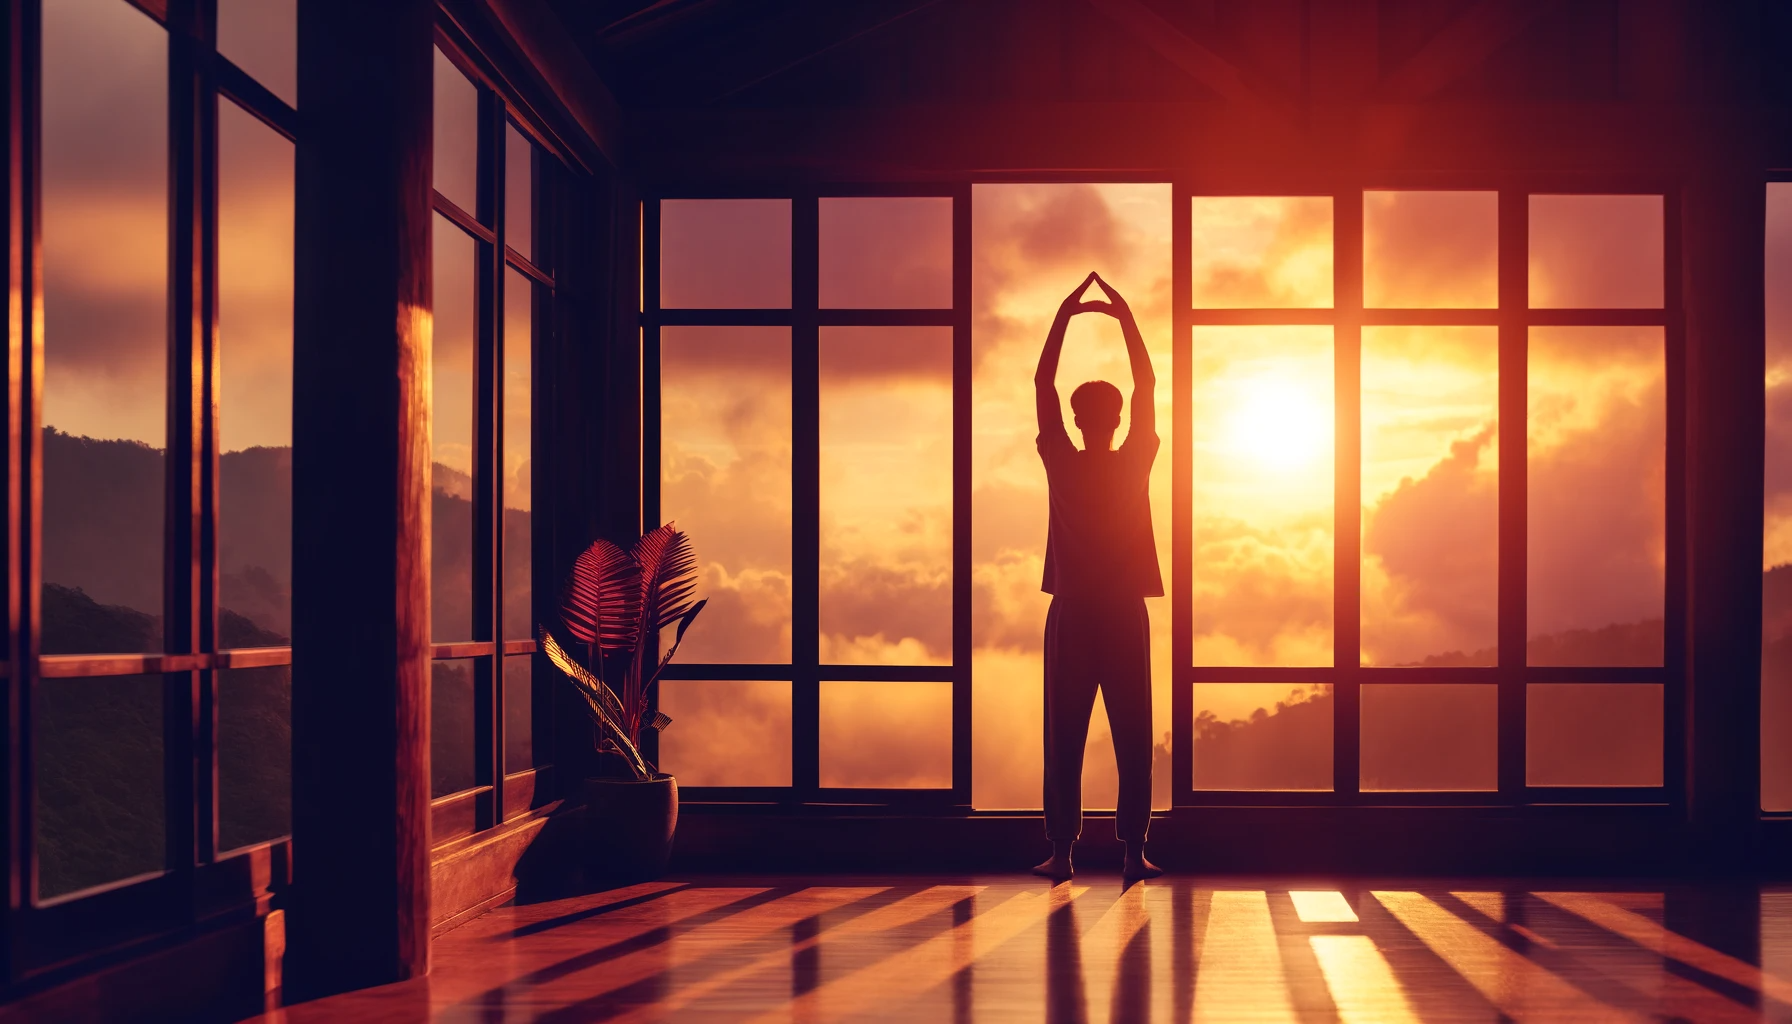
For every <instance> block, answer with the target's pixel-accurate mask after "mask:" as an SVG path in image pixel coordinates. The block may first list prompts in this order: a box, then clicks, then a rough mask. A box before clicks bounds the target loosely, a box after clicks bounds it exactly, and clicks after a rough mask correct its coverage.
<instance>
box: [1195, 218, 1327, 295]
mask: <svg viewBox="0 0 1792 1024" xmlns="http://www.w3.org/2000/svg"><path fill="white" fill-rule="evenodd" d="M1191 202H1192V205H1193V211H1194V236H1193V238H1194V242H1193V245H1194V248H1193V256H1194V262H1193V267H1194V304H1195V306H1196V307H1197V308H1199V307H1208V308H1222V309H1226V308H1240V307H1243V308H1251V307H1260V308H1268V307H1271V306H1282V307H1298V308H1313V307H1318V308H1323V307H1326V306H1330V305H1331V304H1332V197H1331V196H1196V197H1194V199H1193V200H1192V201H1191Z"/></svg>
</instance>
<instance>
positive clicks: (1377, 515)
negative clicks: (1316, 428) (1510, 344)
mask: <svg viewBox="0 0 1792 1024" xmlns="http://www.w3.org/2000/svg"><path fill="white" fill-rule="evenodd" d="M1499 366H1500V348H1499V330H1498V328H1494V327H1365V328H1363V347H1362V396H1363V397H1362V416H1363V426H1362V438H1363V451H1362V472H1363V490H1362V500H1363V527H1362V529H1363V548H1362V554H1363V568H1362V616H1363V619H1362V664H1364V665H1381V666H1407V665H1412V666H1423V667H1426V668H1436V667H1443V666H1461V665H1494V664H1497V663H1498V654H1499V651H1498V644H1499V635H1498V617H1499V532H1500V530H1499V516H1500V509H1499V430H1498V427H1499V398H1500V387H1499Z"/></svg>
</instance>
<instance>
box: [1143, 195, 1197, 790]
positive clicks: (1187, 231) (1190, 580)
mask: <svg viewBox="0 0 1792 1024" xmlns="http://www.w3.org/2000/svg"><path fill="white" fill-rule="evenodd" d="M1193 194H1194V189H1193V186H1192V185H1191V184H1190V182H1189V181H1188V179H1186V178H1183V179H1179V180H1178V181H1176V182H1175V183H1174V184H1173V185H1171V186H1170V308H1171V311H1172V312H1171V330H1172V332H1173V336H1172V337H1171V339H1170V380H1171V383H1170V387H1171V398H1170V406H1171V413H1170V424H1171V425H1170V456H1171V458H1170V665H1171V669H1170V679H1171V688H1170V802H1171V804H1172V805H1174V806H1183V805H1188V804H1192V803H1193V802H1194V789H1195V691H1194V677H1193V673H1192V672H1191V671H1190V669H1191V667H1192V665H1193V664H1194V659H1195V654H1194V651H1195V625H1194V617H1193V615H1194V607H1193V603H1194V544H1195V541H1194V466H1193V451H1194V408H1193V402H1192V394H1193V391H1194V368H1193V365H1192V364H1191V363H1190V360H1191V359H1192V358H1193V357H1194V339H1193V331H1194V316H1193V310H1192V308H1191V307H1192V306H1193V305H1194V249H1193V245H1194V223H1193V211H1192V207H1191V205H1190V200H1191V198H1192V196H1193ZM1152 731H1153V732H1161V730H1159V729H1157V728H1155V727H1154V728H1153V729H1152Z"/></svg>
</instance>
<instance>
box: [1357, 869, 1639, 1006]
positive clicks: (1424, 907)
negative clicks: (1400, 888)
mask: <svg viewBox="0 0 1792 1024" xmlns="http://www.w3.org/2000/svg"><path fill="white" fill-rule="evenodd" d="M1374 895H1375V898H1376V900H1378V901H1380V903H1381V905H1382V906H1384V907H1386V908H1387V909H1388V913H1390V914H1393V915H1394V917H1396V918H1397V919H1399V921H1400V923H1401V924H1403V925H1405V926H1406V927H1407V928H1408V929H1409V930H1410V931H1411V932H1412V933H1413V934H1414V935H1417V936H1418V937H1419V940H1420V941H1421V942H1423V943H1425V945H1427V946H1429V947H1430V948H1431V951H1432V952H1433V953H1436V954H1437V955H1438V956H1440V957H1442V958H1443V959H1444V960H1445V961H1446V962H1448V963H1449V965H1450V966H1451V967H1453V968H1455V970H1456V973H1458V974H1460V975H1462V977H1463V978H1464V979H1465V980H1467V981H1468V983H1469V984H1470V985H1473V986H1474V987H1475V989H1476V990H1477V991H1478V992H1480V993H1481V995H1482V996H1484V997H1486V999H1487V1001H1488V1002H1490V1003H1492V1004H1493V1005H1494V1006H1495V1007H1496V1008H1498V1010H1499V1011H1500V1012H1501V1013H1504V1014H1506V1015H1507V1016H1509V1017H1513V1018H1517V1019H1520V1020H1524V1019H1537V1020H1577V1021H1593V1020H1631V1019H1633V1018H1632V1017H1631V1016H1630V1015H1629V1014H1626V1013H1623V1012H1621V1011H1619V1010H1616V1009H1613V1008H1612V1007H1609V1006H1607V1005H1605V1004H1604V1003H1601V1002H1600V1001H1599V1000H1597V999H1594V998H1593V997H1592V996H1590V995H1587V994H1586V993H1585V992H1582V991H1581V990H1580V989H1578V988H1575V987H1574V986H1573V985H1570V984H1569V983H1568V982H1566V981H1564V980H1562V979H1561V978H1560V977H1559V976H1557V975H1556V974H1554V973H1552V972H1551V971H1549V970H1548V969H1547V968H1545V967H1543V966H1542V965H1540V964H1537V963H1534V962H1533V961H1531V960H1528V959H1526V958H1525V956H1524V955H1523V954H1522V953H1519V952H1517V951H1516V950H1513V949H1512V948H1510V947H1508V946H1506V945H1504V944H1502V943H1501V942H1500V941H1499V940H1498V939H1495V938H1494V937H1493V936H1491V935H1488V934H1487V933H1486V932H1484V931H1482V930H1480V929H1479V928H1476V927H1475V926H1474V925H1472V924H1469V923H1468V922H1467V921H1464V920H1463V919H1462V918H1460V917H1457V916H1456V915H1455V914H1452V913H1450V912H1449V911H1448V910H1445V909H1444V908H1443V907H1441V906H1439V905H1437V904H1436V903H1433V902H1432V901H1431V900H1429V899H1426V898H1425V897H1424V896H1421V895H1419V894H1418V893H1416V892H1380V891H1377V892H1376V893H1375V894H1374Z"/></svg>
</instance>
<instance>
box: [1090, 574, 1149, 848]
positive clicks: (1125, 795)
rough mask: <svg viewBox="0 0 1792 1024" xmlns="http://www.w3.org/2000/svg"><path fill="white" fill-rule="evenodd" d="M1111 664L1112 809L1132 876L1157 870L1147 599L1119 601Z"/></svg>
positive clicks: (1105, 693) (1106, 696) (1105, 691)
mask: <svg viewBox="0 0 1792 1024" xmlns="http://www.w3.org/2000/svg"><path fill="white" fill-rule="evenodd" d="M1107 635H1108V643H1107V657H1106V658H1105V659H1104V662H1105V664H1106V666H1107V670H1106V672H1105V673H1104V674H1103V678H1102V688H1101V692H1102V700H1103V701H1104V702H1105V703H1106V704H1107V709H1108V732H1109V734H1110V735H1112V736H1113V738H1114V763H1115V766H1116V767H1117V768H1118V769H1119V776H1120V792H1119V796H1118V800H1117V801H1116V807H1115V810H1114V833H1115V838H1117V839H1119V840H1120V841H1121V842H1122V843H1125V844H1126V867H1125V875H1126V877H1127V878H1128V879H1129V880H1133V879H1138V878H1148V877H1151V876H1152V875H1156V874H1159V873H1160V872H1159V871H1158V869H1157V867H1156V866H1155V865H1153V864H1152V863H1151V862H1150V861H1148V860H1146V859H1145V832H1146V829H1147V828H1149V827H1150V824H1151V753H1152V748H1153V743H1152V734H1151V620H1150V616H1149V615H1148V614H1147V613H1146V611H1145V601H1144V599H1143V598H1133V599H1131V600H1129V601H1125V602H1116V604H1115V605H1114V606H1113V614H1112V616H1111V621H1110V622H1109V624H1108V629H1107Z"/></svg>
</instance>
